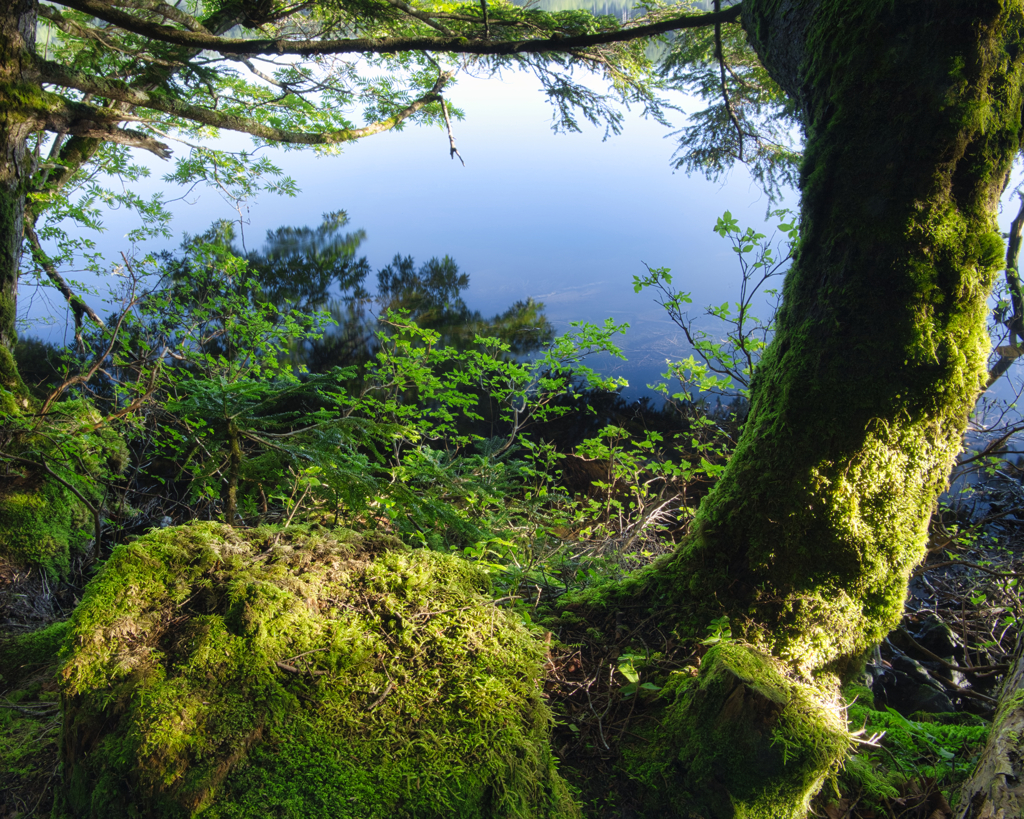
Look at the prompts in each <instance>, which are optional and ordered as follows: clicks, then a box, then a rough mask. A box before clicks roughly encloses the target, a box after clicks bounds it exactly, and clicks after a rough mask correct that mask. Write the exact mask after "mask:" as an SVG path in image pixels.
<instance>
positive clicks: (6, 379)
mask: <svg viewBox="0 0 1024 819" xmlns="http://www.w3.org/2000/svg"><path fill="white" fill-rule="evenodd" d="M9 303H10V299H9V298H8V297H7V296H6V295H4V294H3V293H2V292H0V328H2V327H4V326H6V322H7V321H8V318H9V320H10V324H11V326H12V327H13V326H14V316H13V314H12V315H11V316H10V317H8V316H6V315H5V311H6V308H7V305H8V304H9ZM28 395H29V391H28V387H26V386H25V382H24V381H22V380H21V375H20V374H19V373H18V365H17V363H16V362H15V360H14V356H13V355H12V354H11V351H10V350H8V349H7V348H6V347H5V346H4V345H3V344H0V416H2V415H17V414H18V413H20V412H21V411H23V410H25V409H26V408H27V407H28V405H29V397H28Z"/></svg>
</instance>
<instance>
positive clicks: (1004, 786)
mask: <svg viewBox="0 0 1024 819" xmlns="http://www.w3.org/2000/svg"><path fill="white" fill-rule="evenodd" d="M1014 655H1015V658H1016V659H1015V660H1014V664H1013V668H1012V670H1011V671H1010V674H1009V675H1007V677H1006V680H1005V681H1004V682H1003V690H1002V693H1001V694H1000V696H999V707H998V708H997V709H996V718H995V719H994V720H993V721H992V731H991V733H989V735H988V742H987V743H986V744H985V750H984V751H983V752H982V754H981V759H980V760H979V761H978V767H977V769H976V770H975V771H974V774H973V775H972V776H971V778H970V779H968V780H967V781H966V782H965V783H964V786H963V789H962V790H961V791H960V802H959V806H958V808H957V814H956V817H957V819H1011V818H1012V817H1018V816H1024V754H1022V753H1021V737H1022V736H1024V639H1018V640H1017V650H1016V651H1015V652H1014Z"/></svg>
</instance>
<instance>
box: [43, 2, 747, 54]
mask: <svg viewBox="0 0 1024 819" xmlns="http://www.w3.org/2000/svg"><path fill="white" fill-rule="evenodd" d="M57 2H59V3H60V4H61V5H63V6H66V7H67V8H73V9H76V10H78V11H81V12H84V13H86V14H91V15H93V16H94V17H97V18H98V19H100V20H103V21H105V22H107V23H110V24H112V25H115V26H118V27H120V28H123V29H124V30H125V31H130V32H132V33H134V34H139V35H141V36H143V37H149V38H151V39H153V40H159V41H162V42H165V43H171V44H172V45H180V46H186V47H189V48H198V49H208V50H211V51H216V52H218V53H220V54H225V55H227V54H281V55H284V54H293V55H298V56H306V57H308V56H313V55H318V54H394V53H396V52H400V51H442V52H448V53H452V54H479V55H494V56H501V55H513V54H549V53H553V52H566V51H573V50H577V49H586V48H591V47H594V46H600V45H608V44H610V43H622V42H628V41H631V40H636V39H640V38H643V37H654V36H657V35H659V34H666V33H668V32H670V31H679V30H682V29H689V28H704V27H706V26H713V25H716V24H720V23H732V22H735V21H736V20H737V19H739V16H740V13H741V11H742V4H737V5H735V6H730V7H729V8H727V9H725V10H724V11H718V12H712V13H710V14H687V15H682V16H680V17H671V18H669V19H667V20H662V21H660V22H657V23H650V24H647V25H639V26H625V27H623V28H618V29H614V30H609V31H602V32H598V33H596V34H581V35H576V36H572V37H562V36H559V35H557V34H555V35H553V36H551V37H547V38H536V39H529V40H508V41H504V42H488V41H486V40H480V39H472V40H471V39H469V38H468V37H459V36H452V37H382V38H358V37H353V38H347V39H341V40H286V39H283V38H259V39H237V40H233V39H230V38H226V37H216V36H213V35H208V34H202V33H200V32H195V31H183V30H181V29H176V28H172V27H170V26H167V25H162V24H160V23H152V22H149V21H146V20H140V19H139V18H138V17H136V16H134V15H132V14H128V13H126V12H123V11H121V10H120V9H118V8H115V7H114V6H112V5H110V4H109V3H106V2H102V0H57Z"/></svg>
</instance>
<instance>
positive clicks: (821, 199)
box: [659, 0, 1024, 671]
mask: <svg viewBox="0 0 1024 819" xmlns="http://www.w3.org/2000/svg"><path fill="white" fill-rule="evenodd" d="M743 23H744V26H745V28H746V30H747V31H748V35H749V36H750V38H751V41H752V43H753V44H754V47H755V49H756V50H757V52H758V54H759V56H760V57H761V59H762V61H763V62H764V64H765V65H766V66H767V67H768V69H769V70H770V71H771V72H772V74H773V76H774V77H775V78H776V79H777V80H778V81H779V82H780V84H781V85H782V86H783V87H784V88H785V89H786V90H787V92H788V93H789V94H790V95H791V96H792V97H793V98H794V99H795V100H797V101H798V102H799V104H800V107H801V108H802V110H803V115H804V118H805V123H806V130H807V147H806V159H805V163H804V167H803V174H802V182H801V187H802V206H801V213H802V225H803V229H802V237H801V241H800V247H799V252H798V255H797V258H796V261H795V262H794V264H793V268H792V270H791V271H790V273H789V274H788V277H787V280H786V286H785V291H784V300H783V306H782V309H781V311H780V314H779V321H778V331H777V335H776V338H775V341H774V343H773V344H772V346H771V348H770V349H769V350H768V351H767V353H766V355H765V357H764V360H763V362H762V363H761V365H760V368H759V370H758V374H757V376H756V379H755V381H754V384H753V388H752V398H751V413H750V417H749V420H748V422H747V424H746V428H745V429H744V432H743V436H742V438H741V440H740V443H739V446H738V449H737V451H736V454H735V455H734V457H733V459H732V461H731V463H730V464H729V468H728V470H727V472H726V474H725V476H724V478H723V479H722V481H721V482H720V484H719V485H718V486H717V487H716V489H715V490H714V492H713V493H712V494H711V495H710V496H709V497H708V498H707V499H706V500H705V501H704V504H703V505H702V507H701V510H700V513H699V516H698V522H697V526H696V530H695V532H696V533H695V536H694V537H693V538H692V539H691V540H690V542H689V543H687V544H686V545H685V546H684V547H683V548H682V549H681V550H680V551H679V552H678V554H676V555H675V556H674V559H673V561H672V562H671V563H670V564H668V565H666V566H665V567H663V568H662V571H661V572H660V575H659V581H660V583H661V584H662V588H663V589H664V594H665V595H667V596H669V597H674V598H675V599H676V600H677V601H679V602H681V603H684V604H686V605H692V604H691V603H688V602H687V601H692V600H698V601H712V610H714V611H718V612H722V611H724V612H726V613H728V614H729V615H730V616H731V618H732V621H733V630H734V632H735V631H737V629H738V630H739V631H740V633H742V634H743V635H744V636H745V637H746V638H747V639H748V640H750V641H752V642H753V643H754V644H756V645H759V646H761V647H763V648H764V649H766V650H767V651H769V652H770V653H772V654H774V655H775V656H777V657H779V658H781V659H783V660H785V661H786V662H787V663H789V664H790V665H791V666H792V667H795V668H797V669H800V670H802V671H815V670H818V669H822V668H826V667H829V666H832V667H835V666H836V664H837V663H840V664H841V663H842V662H843V661H844V659H845V658H848V657H851V656H853V655H855V654H857V653H859V652H861V651H863V650H864V649H865V648H866V647H867V646H869V645H870V644H872V643H874V642H876V641H877V640H879V639H880V638H881V637H882V636H883V635H884V634H886V633H887V632H888V631H889V630H890V629H891V628H892V627H893V626H894V625H895V624H896V622H897V620H898V618H899V616H900V612H901V609H902V606H903V601H904V596H905V592H906V581H907V577H908V574H909V572H910V570H911V569H912V567H913V566H914V565H915V564H916V563H917V562H918V561H919V560H920V559H921V557H922V555H923V553H924V545H925V537H926V526H927V523H928V519H929V515H930V513H931V511H932V509H933V507H934V504H935V502H936V499H937V496H938V495H939V493H940V492H941V491H942V489H943V488H944V487H945V485H946V481H947V479H948V475H949V471H950V468H951V467H952V464H953V459H954V456H955V455H956V453H957V452H958V451H959V448H960V441H961V436H962V434H963V432H964V430H965V428H966V424H967V420H968V415H969V413H970V412H971V409H972V407H973V406H974V402H975V398H976V396H977V394H978V391H979V389H980V387H981V385H982V384H983V383H984V377H985V363H986V357H987V352H988V348H989V341H988V337H987V334H986V330H985V317H986V312H987V308H986V299H987V297H988V295H989V293H990V288H991V285H992V282H993V274H994V271H995V269H996V267H997V265H998V264H999V261H1000V259H1001V257H1002V240H1001V238H1000V235H999V233H998V230H997V225H996V207H997V203H998V199H999V195H1000V193H1001V191H1002V190H1003V188H1004V186H1005V183H1006V179H1007V174H1008V172H1009V169H1010V165H1011V163H1012V161H1013V158H1014V157H1015V156H1016V154H1017V152H1018V151H1019V150H1020V147H1021V132H1020V129H1021V79H1022V69H1024V54H1022V52H1021V46H1022V41H1021V37H1022V30H1024V16H1022V8H1021V2H1020V0H1013V1H1012V2H1011V0H899V2H892V1H891V0H744V12H743ZM666 580H667V581H668V582H665V581H666ZM702 605H704V604H703V603H702ZM705 611H706V609H705Z"/></svg>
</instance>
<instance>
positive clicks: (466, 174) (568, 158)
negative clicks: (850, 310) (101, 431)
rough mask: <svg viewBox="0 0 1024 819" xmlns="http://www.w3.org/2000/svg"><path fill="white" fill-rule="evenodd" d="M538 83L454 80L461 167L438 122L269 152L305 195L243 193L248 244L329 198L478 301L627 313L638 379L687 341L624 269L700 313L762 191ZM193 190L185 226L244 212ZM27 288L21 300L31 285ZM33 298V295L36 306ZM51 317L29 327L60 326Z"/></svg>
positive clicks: (727, 285)
mask: <svg viewBox="0 0 1024 819" xmlns="http://www.w3.org/2000/svg"><path fill="white" fill-rule="evenodd" d="M538 86H539V83H538V81H537V80H536V79H535V78H533V77H531V76H527V75H517V74H507V75H506V76H505V77H504V79H503V80H487V81H484V80H473V79H463V80H461V81H460V82H459V84H458V85H457V86H456V87H455V88H454V89H453V90H452V92H451V94H450V99H451V102H452V104H453V105H456V106H458V107H460V108H462V109H464V110H465V112H466V120H465V121H464V122H456V123H455V136H456V140H457V143H458V147H459V150H460V152H461V154H462V156H463V157H464V158H465V160H466V167H465V168H463V167H462V166H461V165H460V164H459V162H458V160H454V161H453V160H450V159H449V157H448V140H447V138H446V136H445V134H444V132H443V131H441V130H439V129H429V130H428V129H423V128H408V129H406V130H404V131H402V132H400V133H387V134H382V135H379V136H375V137H371V138H369V139H366V140H363V141H362V142H360V143H358V144H355V145H353V146H351V147H349V148H347V149H346V151H345V153H344V154H342V155H341V156H338V157H329V158H317V157H315V156H313V155H312V154H310V153H304V152H300V151H289V152H281V151H275V152H274V153H273V156H274V161H275V162H277V163H278V164H279V165H281V166H282V168H283V169H284V170H285V172H286V173H288V174H289V175H291V176H293V177H294V178H295V179H296V181H297V183H298V185H299V187H300V189H301V193H300V195H299V196H298V197H296V198H294V199H283V198H279V197H273V196H265V197H263V198H261V199H259V200H258V201H256V202H254V203H252V204H251V205H250V206H249V207H248V209H247V210H246V212H245V214H244V215H245V218H246V219H247V221H248V224H247V225H246V226H245V229H244V238H245V241H246V244H247V246H249V247H253V248H258V247H259V246H261V245H262V240H263V236H264V235H265V233H266V231H267V230H268V229H271V228H275V227H279V226H281V225H295V226H299V225H317V224H319V222H320V218H321V215H322V214H323V213H324V212H326V211H332V210H337V209H345V210H347V211H348V213H349V216H350V217H351V228H353V229H354V228H363V229H365V230H366V233H367V240H366V242H365V243H364V244H363V245H362V247H361V249H360V254H365V255H367V256H368V257H369V260H370V263H371V265H372V266H373V268H374V270H376V269H378V268H380V267H382V266H383V265H384V264H386V263H387V262H389V261H390V260H391V258H392V257H393V256H394V254H395V253H399V252H400V253H403V254H411V255H412V256H414V257H415V258H416V259H417V261H418V262H424V261H426V260H427V259H428V258H430V257H431V256H442V255H444V254H450V255H451V256H452V257H454V258H455V260H456V261H457V262H458V264H459V266H460V268H461V269H462V270H463V271H464V272H466V273H468V274H469V277H470V286H469V289H468V291H467V292H466V293H464V294H463V295H464V298H465V300H466V302H467V304H468V305H469V307H470V308H471V309H474V310H480V311H481V312H483V313H484V314H485V315H493V314H495V313H498V312H500V311H502V310H504V309H505V308H506V307H508V306H509V305H510V304H511V303H512V302H513V301H515V300H517V299H525V298H527V297H533V298H534V299H537V300H539V301H543V302H544V303H545V304H546V305H547V315H548V316H549V318H550V319H551V321H552V323H553V324H554V325H555V327H556V329H557V330H558V331H559V332H561V331H564V330H566V329H568V325H569V322H570V321H575V320H581V319H584V320H588V321H593V322H602V321H604V319H605V318H607V317H609V316H610V317H612V318H614V319H615V320H616V321H625V322H629V323H630V325H631V329H630V331H629V333H628V334H627V335H626V336H625V339H624V342H623V346H624V347H625V349H626V351H627V354H628V355H629V357H630V364H631V365H632V367H633V368H634V370H635V369H639V370H641V372H635V371H628V370H624V369H623V365H621V364H620V363H618V362H616V365H615V370H616V372H617V373H620V374H626V375H627V377H629V378H630V381H631V384H633V385H635V386H637V387H642V384H643V383H645V382H646V381H650V380H652V379H653V378H654V377H655V376H656V374H657V372H658V371H659V370H660V369H661V368H662V367H663V363H664V360H665V359H666V358H670V357H679V356H681V355H685V354H686V350H685V348H684V346H683V341H682V339H681V335H682V334H681V333H679V332H678V331H677V330H676V329H675V327H674V325H672V324H671V323H670V322H669V321H668V320H667V319H665V318H664V317H663V313H662V311H661V308H659V307H658V306H657V305H655V304H654V303H653V302H652V300H651V298H650V297H649V296H647V295H644V294H641V295H636V294H634V293H633V288H632V277H633V276H634V275H639V274H642V273H643V272H644V266H643V262H647V263H648V264H650V265H651V266H652V267H661V266H664V267H670V268H672V270H673V275H674V276H676V279H675V282H676V283H677V284H678V285H679V286H680V288H681V289H684V290H692V291H693V295H694V306H695V308H696V309H695V312H700V308H701V307H702V306H703V305H705V304H710V303H716V304H720V303H721V302H722V301H724V300H726V299H727V298H729V297H730V296H731V295H732V293H733V292H734V290H735V287H736V283H737V279H738V273H737V270H738V268H737V266H736V262H735V261H734V258H733V256H734V254H733V252H732V251H731V249H730V248H729V246H728V244H727V243H726V242H725V241H724V240H722V239H720V238H719V237H718V236H716V235H715V234H713V233H712V231H711V228H712V226H713V225H714V223H715V219H716V218H717V216H718V215H719V214H721V213H722V212H723V211H725V210H731V211H732V212H733V213H734V214H736V215H737V216H738V217H739V219H740V222H741V224H757V225H760V224H761V221H762V219H763V217H764V214H765V210H766V208H767V204H768V203H767V201H766V199H765V198H764V197H763V196H762V195H761V194H760V192H759V191H758V190H757V189H756V188H755V187H753V186H752V185H751V184H750V182H749V180H748V179H747V177H746V175H745V174H744V173H743V172H742V171H737V172H734V173H733V175H732V177H731V178H730V179H729V180H728V183H727V184H725V185H722V184H713V183H709V182H707V181H705V180H703V179H700V178H696V177H694V178H687V177H686V176H684V175H682V174H674V173H673V172H672V170H671V168H670V167H669V158H670V156H671V153H672V148H673V143H672V141H671V139H667V138H666V136H667V133H668V132H667V131H666V130H665V129H664V128H663V127H661V126H659V125H657V124H656V123H653V122H647V121H644V120H642V119H640V118H639V117H637V116H635V115H633V116H630V117H629V118H628V121H627V123H626V127H625V133H624V134H623V135H621V136H619V137H612V138H610V139H608V140H607V141H604V142H602V141H601V136H602V133H603V132H602V131H598V130H596V129H594V128H590V127H587V128H586V130H585V131H584V133H582V134H572V135H558V136H556V135H553V134H552V133H551V131H550V121H551V111H550V109H549V107H548V106H547V104H546V103H545V102H544V100H543V98H542V94H541V93H539V92H538V90H537V89H538ZM179 150H181V149H179ZM153 167H154V175H153V179H154V180H159V178H160V176H161V175H162V174H163V173H166V172H167V166H165V165H164V166H161V164H160V163H158V162H156V161H154V163H153ZM160 184H161V183H159V181H154V182H151V183H148V185H147V186H152V187H153V188H154V189H156V188H158V187H159V186H160ZM176 195H177V194H176V193H174V192H168V194H167V198H168V199H170V198H173V197H174V196H176ZM189 202H190V203H191V204H185V203H178V204H177V205H176V206H175V214H176V217H175V221H174V224H173V228H174V230H175V234H176V236H177V237H179V238H180V236H181V235H182V234H183V233H185V232H188V233H198V232H201V231H203V230H205V229H206V228H207V227H208V226H209V224H210V223H211V222H212V221H213V220H214V219H218V218H228V219H230V218H232V217H233V216H234V217H235V218H237V214H234V212H233V211H232V209H231V208H230V207H229V206H228V205H227V204H226V203H225V202H224V201H223V200H221V199H220V198H219V197H218V196H217V195H216V194H215V193H214V192H213V191H211V190H204V191H198V193H196V192H194V193H193V194H192V195H191V196H190V198H189ZM107 225H108V228H109V229H108V231H107V233H106V234H104V235H103V236H102V237H100V245H101V250H103V251H105V252H107V253H108V256H109V257H110V258H114V259H117V258H118V252H119V251H120V250H121V249H122V246H121V245H120V244H119V243H118V241H119V239H120V237H122V236H123V235H124V233H125V232H126V230H128V229H129V227H131V223H130V222H129V221H127V220H126V219H122V218H120V217H119V216H118V215H117V214H115V215H114V216H113V217H112V218H109V219H108V220H107ZM122 241H123V240H122ZM177 243H178V239H176V240H175V241H174V242H171V243H169V244H170V245H172V246H173V245H176V244H177ZM101 286H102V284H101ZM24 295H25V296H26V298H25V299H23V302H28V301H29V298H27V297H29V296H30V293H28V292H26V293H25V294H24ZM94 301H95V300H94ZM57 309H58V311H59V312H60V313H61V314H63V313H64V312H65V311H64V308H63V305H60V304H58V305H57ZM41 312H43V311H42V309H41V307H40V305H39V303H38V300H37V303H36V305H35V309H34V310H33V313H34V314H35V315H37V316H38V315H40V313H41ZM62 326H63V322H61V327H62ZM56 329H57V328H55V331H51V332H49V333H47V331H46V329H45V328H39V329H38V330H37V331H36V332H37V333H39V334H42V335H49V336H50V338H51V339H53V340H58V339H59V334H58V333H57V332H56Z"/></svg>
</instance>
